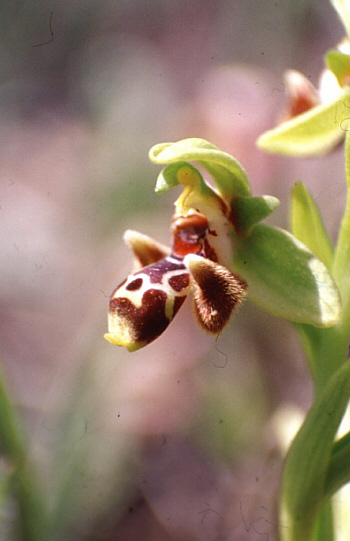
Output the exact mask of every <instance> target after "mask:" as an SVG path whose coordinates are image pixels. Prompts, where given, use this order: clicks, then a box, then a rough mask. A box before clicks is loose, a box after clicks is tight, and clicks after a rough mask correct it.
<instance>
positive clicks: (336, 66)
mask: <svg viewBox="0 0 350 541" xmlns="http://www.w3.org/2000/svg"><path fill="white" fill-rule="evenodd" d="M326 64H327V66H328V68H329V69H330V70H331V71H332V72H333V73H334V75H335V76H336V78H337V80H338V83H339V85H340V86H344V85H346V84H348V83H349V77H350V56H349V55H348V54H345V53H342V52H340V51H338V50H337V49H332V50H331V51H328V53H327V54H326Z"/></svg>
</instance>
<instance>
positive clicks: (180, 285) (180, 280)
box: [168, 273, 190, 293]
mask: <svg viewBox="0 0 350 541" xmlns="http://www.w3.org/2000/svg"><path fill="white" fill-rule="evenodd" d="M168 283H169V285H170V286H171V287H172V289H173V290H174V291H177V292H178V293H179V292H180V291H182V290H183V289H185V288H186V287H188V286H189V285H190V275H189V274H188V273H186V274H178V275H176V276H171V277H170V278H169V280H168Z"/></svg>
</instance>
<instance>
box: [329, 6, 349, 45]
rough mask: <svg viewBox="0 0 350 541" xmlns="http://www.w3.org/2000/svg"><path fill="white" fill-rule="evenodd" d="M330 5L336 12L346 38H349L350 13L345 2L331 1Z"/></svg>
mask: <svg viewBox="0 0 350 541" xmlns="http://www.w3.org/2000/svg"><path fill="white" fill-rule="evenodd" d="M331 4H332V5H333V7H334V9H335V10H336V11H337V12H338V15H339V17H340V19H341V21H342V23H343V25H344V27H345V30H346V33H347V35H348V37H350V11H349V7H348V5H349V4H348V2H347V0H331Z"/></svg>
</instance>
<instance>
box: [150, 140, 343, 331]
mask: <svg viewBox="0 0 350 541" xmlns="http://www.w3.org/2000/svg"><path fill="white" fill-rule="evenodd" d="M150 158H151V160H152V161H154V162H156V163H161V162H163V163H164V162H165V163H170V164H171V165H168V166H167V167H165V169H163V170H162V172H161V173H160V175H159V177H158V181H157V185H156V191H158V192H162V191H164V190H167V189H169V188H171V187H173V186H175V185H179V184H184V185H185V186H186V187H188V186H189V185H190V186H191V191H190V192H186V194H187V193H190V194H191V200H192V201H193V202H196V201H197V202H198V207H199V206H201V208H208V209H209V210H210V211H215V209H216V208H217V195H216V194H215V192H213V190H212V189H211V188H210V187H209V186H208V185H207V184H206V183H205V181H204V180H203V178H202V176H201V174H200V173H199V171H198V170H197V169H196V168H195V167H194V166H193V165H190V164H189V163H188V162H187V161H185V160H189V159H191V160H195V161H197V162H200V164H201V165H202V166H203V167H204V168H205V169H206V170H207V171H209V172H210V173H211V174H212V177H213V181H214V183H215V184H216V186H217V188H218V191H219V194H220V196H221V198H222V201H223V202H224V206H226V207H227V213H228V215H229V217H230V219H231V223H232V231H231V240H232V245H233V253H234V256H233V260H232V263H231V269H232V270H233V271H236V272H238V273H239V274H240V275H241V276H242V277H243V278H244V279H245V280H246V281H247V283H248V286H249V288H248V297H249V298H250V299H251V300H253V301H254V302H256V303H257V304H259V305H260V306H262V307H263V308H265V309H266V310H268V311H269V312H271V313H273V314H275V315H277V316H279V317H283V318H285V319H288V320H290V321H294V322H298V323H307V324H309V325H315V326H319V327H329V326H331V325H334V323H335V322H336V321H337V320H338V319H339V317H340V313H341V303H340V298H339V293H338V290H337V287H336V285H335V283H334V280H333V278H332V276H331V274H330V273H329V271H328V270H327V268H326V266H325V265H324V263H322V262H321V261H320V259H318V258H317V257H316V256H315V255H314V254H313V253H312V252H311V251H310V250H309V249H308V248H307V247H306V246H305V245H304V244H302V243H301V242H300V241H298V240H297V239H296V238H295V237H294V236H293V235H291V234H290V233H288V232H287V231H284V230H282V229H278V228H274V227H269V226H267V225H261V224H259V223H258V222H260V221H261V220H262V219H264V218H265V217H266V216H268V215H269V214H270V213H271V212H272V211H273V209H274V208H275V207H276V206H277V204H278V200H277V199H276V198H274V197H272V196H262V197H251V196H250V186H249V182H248V179H247V177H246V174H245V173H244V170H243V168H242V167H241V166H240V164H239V163H238V162H237V161H236V160H234V159H233V158H232V157H231V156H230V155H229V154H227V153H226V152H222V151H220V150H219V149H218V148H217V147H215V146H214V145H212V144H211V143H208V142H207V141H204V140H203V139H185V140H182V141H178V142H176V143H164V144H160V145H156V146H155V147H153V148H152V149H151V151H150ZM186 168H187V169H186ZM184 174H185V175H186V176H184ZM230 183H231V184H230ZM185 190H186V188H185ZM184 193H185V192H184ZM184 199H186V198H185V197H184V196H183V195H182V196H180V198H179V200H178V203H177V206H178V205H179V201H180V202H181V203H183V200H184ZM193 205H194V206H195V203H193Z"/></svg>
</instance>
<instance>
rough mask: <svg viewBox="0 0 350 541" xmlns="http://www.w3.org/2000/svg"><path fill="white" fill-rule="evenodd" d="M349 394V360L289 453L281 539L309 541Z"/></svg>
mask: <svg viewBox="0 0 350 541" xmlns="http://www.w3.org/2000/svg"><path fill="white" fill-rule="evenodd" d="M349 395H350V361H347V362H346V363H344V364H343V366H342V367H341V368H340V369H339V370H338V371H337V372H336V373H335V374H334V375H333V376H332V378H331V379H330V380H329V382H328V383H327V385H326V387H325V389H324V392H323V393H322V394H321V395H320V396H319V398H318V399H317V400H316V401H315V403H314V405H313V406H312V408H311V410H310V411H309V413H308V415H307V417H306V419H305V421H304V423H303V425H302V427H301V429H300V430H299V432H298V434H297V436H296V438H295V439H294V441H293V443H292V446H291V448H290V450H289V453H288V455H287V459H286V463H285V470H284V475H283V482H282V500H281V523H282V524H283V526H284V528H281V535H282V541H296V540H303V541H308V540H310V539H311V537H312V531H313V528H314V522H315V519H316V515H317V512H318V511H319V510H320V509H321V507H322V505H323V504H324V503H325V500H326V496H327V494H326V493H325V486H326V485H325V483H326V479H327V472H328V468H329V464H330V459H331V454H332V448H333V441H334V438H335V435H336V432H337V430H338V427H339V424H340V422H341V420H342V418H343V415H344V412H345V408H346V405H347V403H348V401H349Z"/></svg>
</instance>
